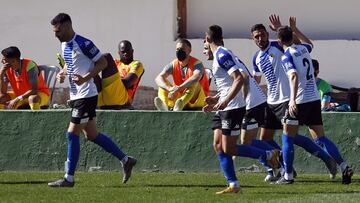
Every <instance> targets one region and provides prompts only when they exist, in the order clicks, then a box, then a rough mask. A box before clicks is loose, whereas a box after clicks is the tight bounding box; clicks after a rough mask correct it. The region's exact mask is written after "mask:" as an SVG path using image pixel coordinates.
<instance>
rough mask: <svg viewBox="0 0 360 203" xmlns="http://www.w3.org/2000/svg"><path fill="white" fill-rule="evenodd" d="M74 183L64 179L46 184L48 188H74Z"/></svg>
mask: <svg viewBox="0 0 360 203" xmlns="http://www.w3.org/2000/svg"><path fill="white" fill-rule="evenodd" d="M74 185H75V182H69V181H67V180H66V179H65V178H62V179H59V180H57V181H54V182H50V183H48V186H49V187H74Z"/></svg>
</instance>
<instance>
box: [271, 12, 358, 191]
mask: <svg viewBox="0 0 360 203" xmlns="http://www.w3.org/2000/svg"><path fill="white" fill-rule="evenodd" d="M289 22H290V27H289V26H285V27H280V28H278V30H277V37H278V40H279V42H280V44H281V45H282V46H283V48H284V55H283V56H282V64H283V67H284V69H285V72H286V74H287V76H288V78H289V81H290V100H289V107H288V109H287V111H286V114H285V117H284V119H283V122H284V123H286V125H285V126H286V127H285V128H284V132H285V134H284V135H283V158H284V162H285V170H286V172H285V175H284V177H283V178H282V179H280V180H278V181H277V183H278V184H289V183H293V182H294V180H293V178H292V163H293V160H294V149H293V148H294V147H293V143H294V137H295V136H296V134H297V133H298V130H299V125H306V126H308V128H309V131H310V134H311V136H312V137H313V138H314V140H315V142H316V143H317V144H318V145H320V146H322V147H323V148H324V149H325V150H326V151H327V152H328V153H329V154H330V155H331V156H332V157H333V158H334V159H335V160H336V162H337V163H338V164H339V166H340V168H341V171H342V183H343V184H350V183H351V176H352V175H353V171H352V169H351V168H350V167H349V166H348V165H347V164H346V162H345V161H344V160H343V158H342V157H341V154H340V152H339V150H338V149H337V147H336V145H335V144H334V143H333V142H332V141H331V140H330V139H328V138H327V137H325V132H324V127H323V122H322V117H321V101H320V96H319V92H318V91H317V87H316V82H315V77H314V68H313V65H312V62H311V56H310V52H311V50H312V48H313V44H312V43H311V41H310V40H309V39H308V38H307V37H305V36H304V35H303V34H302V33H301V32H299V31H298V29H297V27H296V18H295V17H290V20H289ZM293 32H294V33H296V34H297V37H298V38H299V39H303V40H304V41H301V42H302V43H304V42H305V43H304V44H298V45H295V44H294V36H293Z"/></svg>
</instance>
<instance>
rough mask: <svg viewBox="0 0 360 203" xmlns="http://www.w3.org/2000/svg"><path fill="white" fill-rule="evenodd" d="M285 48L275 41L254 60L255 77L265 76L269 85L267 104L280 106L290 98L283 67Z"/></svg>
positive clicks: (260, 51) (287, 81)
mask: <svg viewBox="0 0 360 203" xmlns="http://www.w3.org/2000/svg"><path fill="white" fill-rule="evenodd" d="M283 54H284V50H283V48H282V47H281V46H280V45H279V43H278V42H276V41H273V42H270V43H269V46H268V47H267V48H266V49H265V50H264V51H262V50H259V51H257V52H256V53H255V55H254V58H253V66H254V75H256V76H261V75H262V74H263V75H264V76H265V79H266V85H267V89H268V90H267V103H268V104H280V103H283V102H285V101H288V100H289V98H290V85H289V79H288V77H287V75H286V73H285V71H284V68H283V67H282V63H281V57H282V56H283Z"/></svg>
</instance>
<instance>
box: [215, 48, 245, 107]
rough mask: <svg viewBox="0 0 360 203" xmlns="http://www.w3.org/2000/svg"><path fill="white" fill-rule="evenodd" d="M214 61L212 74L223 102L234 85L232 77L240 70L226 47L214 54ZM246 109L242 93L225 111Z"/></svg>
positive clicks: (238, 94)
mask: <svg viewBox="0 0 360 203" xmlns="http://www.w3.org/2000/svg"><path fill="white" fill-rule="evenodd" d="M213 54H214V61H213V66H212V73H213V75H214V80H215V84H216V87H217V90H218V92H219V93H220V98H219V100H220V101H223V100H224V99H225V98H226V97H227V95H228V94H229V91H230V89H231V86H232V84H233V79H232V77H231V76H230V75H231V74H232V73H233V72H234V71H236V70H238V69H239V68H240V67H238V65H237V63H236V62H235V61H236V59H235V57H234V55H233V54H232V52H231V51H230V50H228V49H226V48H224V47H221V46H220V47H218V48H217V50H216V51H215V52H214V53H213ZM241 107H245V101H244V97H243V94H242V92H241V91H239V92H238V93H237V95H236V96H235V97H234V98H233V99H232V100H231V101H230V102H229V104H228V106H227V107H226V108H225V109H224V111H226V110H231V109H237V108H241Z"/></svg>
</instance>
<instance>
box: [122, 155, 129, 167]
mask: <svg viewBox="0 0 360 203" xmlns="http://www.w3.org/2000/svg"><path fill="white" fill-rule="evenodd" d="M127 161H128V156H127V155H126V156H124V158H123V159H121V164H122V165H123V166H124V164H125V163H126V162H127Z"/></svg>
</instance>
